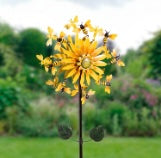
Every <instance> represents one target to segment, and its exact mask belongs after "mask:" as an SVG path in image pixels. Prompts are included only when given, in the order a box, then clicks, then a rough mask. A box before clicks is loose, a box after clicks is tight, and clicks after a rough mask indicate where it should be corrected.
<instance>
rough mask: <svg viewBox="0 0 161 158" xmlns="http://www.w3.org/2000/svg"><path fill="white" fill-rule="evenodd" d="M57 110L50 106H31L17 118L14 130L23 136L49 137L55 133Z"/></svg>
mask: <svg viewBox="0 0 161 158" xmlns="http://www.w3.org/2000/svg"><path fill="white" fill-rule="evenodd" d="M57 116H58V115H57V110H56V108H55V107H54V106H50V105H32V106H30V108H28V111H27V112H26V113H21V115H19V117H18V118H17V119H18V120H17V127H16V130H17V131H18V132H19V133H20V134H22V135H25V136H32V137H38V136H43V137H51V136H55V135H56V134H57V133H56V130H57V129H56V120H58V118H57Z"/></svg>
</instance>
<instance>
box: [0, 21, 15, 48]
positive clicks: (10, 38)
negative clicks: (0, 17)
mask: <svg viewBox="0 0 161 158" xmlns="http://www.w3.org/2000/svg"><path fill="white" fill-rule="evenodd" d="M17 42H18V34H17V33H16V32H15V31H14V29H13V28H12V27H11V26H9V25H8V24H6V23H0V43H3V44H5V45H8V46H12V47H13V48H14V49H15V48H16V46H17Z"/></svg>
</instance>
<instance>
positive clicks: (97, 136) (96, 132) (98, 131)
mask: <svg viewBox="0 0 161 158" xmlns="http://www.w3.org/2000/svg"><path fill="white" fill-rule="evenodd" d="M89 136H90V138H91V139H93V140H94V141H96V142H99V141H101V140H102V139H103V138H104V129H103V127H102V126H98V127H95V128H93V129H91V131H90V134H89Z"/></svg>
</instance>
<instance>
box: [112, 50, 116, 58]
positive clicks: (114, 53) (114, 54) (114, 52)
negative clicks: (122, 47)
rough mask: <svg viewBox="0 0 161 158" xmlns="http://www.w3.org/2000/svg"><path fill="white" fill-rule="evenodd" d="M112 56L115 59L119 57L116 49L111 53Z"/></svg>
mask: <svg viewBox="0 0 161 158" xmlns="http://www.w3.org/2000/svg"><path fill="white" fill-rule="evenodd" d="M111 55H112V56H113V57H116V56H117V53H116V50H115V49H113V51H112V52H111Z"/></svg>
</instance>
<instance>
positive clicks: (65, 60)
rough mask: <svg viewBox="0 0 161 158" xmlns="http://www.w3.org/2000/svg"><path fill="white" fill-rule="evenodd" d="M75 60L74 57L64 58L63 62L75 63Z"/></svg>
mask: <svg viewBox="0 0 161 158" xmlns="http://www.w3.org/2000/svg"><path fill="white" fill-rule="evenodd" d="M73 62H74V59H72V58H64V59H62V63H66V64H70V63H73Z"/></svg>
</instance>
